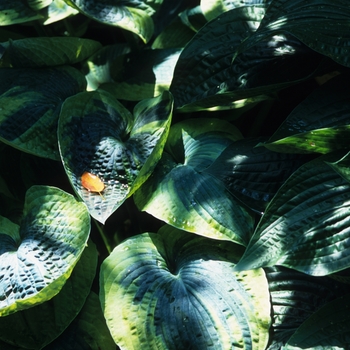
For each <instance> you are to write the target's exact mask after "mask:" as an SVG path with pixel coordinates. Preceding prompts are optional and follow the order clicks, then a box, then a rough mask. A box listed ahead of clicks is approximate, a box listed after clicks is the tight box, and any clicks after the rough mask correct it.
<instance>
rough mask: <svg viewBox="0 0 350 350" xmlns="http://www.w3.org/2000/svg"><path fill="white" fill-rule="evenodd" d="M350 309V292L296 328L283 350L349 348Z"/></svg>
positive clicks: (325, 306)
mask: <svg viewBox="0 0 350 350" xmlns="http://www.w3.org/2000/svg"><path fill="white" fill-rule="evenodd" d="M349 311H350V295H349V294H348V295H346V296H343V297H340V298H338V299H336V300H334V301H332V302H330V303H328V304H326V305H324V306H323V307H322V308H321V309H320V310H318V311H317V312H315V313H314V314H313V315H311V316H310V317H309V318H308V319H307V320H306V321H305V322H304V323H303V324H302V325H301V326H300V327H299V328H298V329H297V330H296V332H295V333H294V334H293V335H292V337H291V338H290V339H289V340H288V342H287V344H286V345H285V346H284V347H283V350H299V349H308V350H313V349H347V348H348V346H349V344H350V334H349V327H350V312H349Z"/></svg>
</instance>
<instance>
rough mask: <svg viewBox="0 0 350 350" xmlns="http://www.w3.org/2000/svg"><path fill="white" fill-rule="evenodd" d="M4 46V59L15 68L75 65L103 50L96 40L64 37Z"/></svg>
mask: <svg viewBox="0 0 350 350" xmlns="http://www.w3.org/2000/svg"><path fill="white" fill-rule="evenodd" d="M2 46H3V47H4V48H6V51H5V54H4V59H8V60H9V62H10V63H11V66H12V67H15V68H22V67H28V68H29V67H46V66H60V65H65V64H74V63H77V62H80V61H83V60H85V59H86V58H88V57H89V56H91V55H92V54H93V53H94V52H96V51H97V50H98V49H100V48H101V44H100V43H99V42H97V41H94V40H90V39H81V38H64V37H63V38H61V37H50V38H28V39H19V40H10V41H8V42H5V43H3V44H2ZM51 83H52V82H51Z"/></svg>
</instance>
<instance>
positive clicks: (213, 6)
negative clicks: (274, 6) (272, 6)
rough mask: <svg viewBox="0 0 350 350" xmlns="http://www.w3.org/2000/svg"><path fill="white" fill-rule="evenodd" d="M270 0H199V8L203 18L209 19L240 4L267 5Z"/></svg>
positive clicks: (240, 5)
mask: <svg viewBox="0 0 350 350" xmlns="http://www.w3.org/2000/svg"><path fill="white" fill-rule="evenodd" d="M271 1H272V0H201V9H202V11H203V14H204V16H205V18H206V19H207V20H208V21H211V20H212V19H214V18H215V17H217V16H219V15H221V14H222V13H224V12H227V11H229V10H232V9H234V8H237V7H242V6H259V5H265V6H266V7H267V5H268V4H269V3H270V2H271Z"/></svg>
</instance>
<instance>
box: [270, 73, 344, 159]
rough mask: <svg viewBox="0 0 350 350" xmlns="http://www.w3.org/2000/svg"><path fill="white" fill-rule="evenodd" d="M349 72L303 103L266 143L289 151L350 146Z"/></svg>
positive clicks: (280, 150)
mask: <svg viewBox="0 0 350 350" xmlns="http://www.w3.org/2000/svg"><path fill="white" fill-rule="evenodd" d="M349 77H350V76H349V74H341V75H339V76H337V77H335V78H333V79H331V80H330V81H328V82H327V83H325V84H324V85H322V86H321V87H320V88H318V89H316V90H315V91H314V92H313V93H312V94H311V95H309V96H308V97H307V98H306V99H305V100H304V101H303V102H302V103H300V104H299V105H298V106H297V107H296V108H295V109H294V110H293V112H292V113H291V114H290V115H289V116H288V117H287V119H286V120H285V121H284V122H283V123H282V124H281V126H280V127H279V128H278V130H277V131H276V132H275V133H274V134H273V135H272V137H271V138H270V139H269V141H268V142H267V143H265V144H264V145H265V147H266V148H268V149H270V150H273V151H279V152H287V153H313V152H318V153H330V152H332V151H335V150H338V149H346V148H349V147H350V145H349V138H350V87H349Z"/></svg>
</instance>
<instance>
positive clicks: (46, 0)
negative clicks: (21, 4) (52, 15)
mask: <svg viewBox="0 0 350 350" xmlns="http://www.w3.org/2000/svg"><path fill="white" fill-rule="evenodd" d="M53 1H54V0H26V2H27V3H28V5H29V6H30V7H31V8H32V9H33V10H35V11H39V10H42V9H44V8H45V7H47V6H49V5H50V4H51V3H52V2H53Z"/></svg>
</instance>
